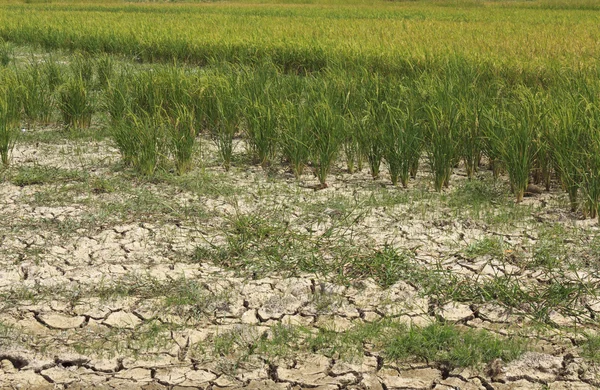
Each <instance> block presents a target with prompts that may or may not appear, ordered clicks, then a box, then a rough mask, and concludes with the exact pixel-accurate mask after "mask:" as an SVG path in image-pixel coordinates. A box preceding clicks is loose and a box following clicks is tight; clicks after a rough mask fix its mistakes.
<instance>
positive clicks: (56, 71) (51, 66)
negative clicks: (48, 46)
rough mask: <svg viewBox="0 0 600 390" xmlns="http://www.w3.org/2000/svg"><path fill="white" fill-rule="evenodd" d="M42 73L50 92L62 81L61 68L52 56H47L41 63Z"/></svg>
mask: <svg viewBox="0 0 600 390" xmlns="http://www.w3.org/2000/svg"><path fill="white" fill-rule="evenodd" d="M42 73H43V74H44V79H45V82H46V85H47V86H48V89H49V90H50V93H52V94H54V92H55V91H56V89H57V88H58V86H60V85H61V84H62V83H63V69H61V66H60V65H59V64H58V62H57V61H56V60H55V59H54V58H53V57H52V56H49V57H48V58H46V60H45V61H44V63H43V64H42Z"/></svg>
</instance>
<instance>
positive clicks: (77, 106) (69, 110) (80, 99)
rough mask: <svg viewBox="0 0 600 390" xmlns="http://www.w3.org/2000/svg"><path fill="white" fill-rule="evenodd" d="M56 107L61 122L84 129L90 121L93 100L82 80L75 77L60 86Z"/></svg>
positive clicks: (74, 127)
mask: <svg viewBox="0 0 600 390" xmlns="http://www.w3.org/2000/svg"><path fill="white" fill-rule="evenodd" d="M59 94H60V99H59V102H58V108H59V110H60V112H61V114H62V119H63V124H64V125H65V126H66V127H67V128H70V129H86V128H88V127H90V124H91V122H92V114H93V113H94V101H93V98H92V96H91V93H90V91H89V90H88V87H87V86H86V84H85V82H84V80H83V79H82V78H80V77H75V78H73V79H71V80H69V81H67V82H66V83H65V84H64V85H63V86H62V87H61V88H60V92H59Z"/></svg>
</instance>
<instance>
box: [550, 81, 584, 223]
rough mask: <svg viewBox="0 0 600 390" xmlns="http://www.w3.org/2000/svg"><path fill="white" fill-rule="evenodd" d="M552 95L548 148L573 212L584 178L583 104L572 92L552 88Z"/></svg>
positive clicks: (577, 202) (576, 206) (575, 209)
mask: <svg viewBox="0 0 600 390" xmlns="http://www.w3.org/2000/svg"><path fill="white" fill-rule="evenodd" d="M555 96H557V98H555V99H553V101H552V103H553V105H552V108H551V112H552V115H551V124H552V129H551V131H550V132H549V146H550V148H549V149H550V151H551V157H552V161H553V163H554V166H555V168H556V171H557V173H558V176H559V178H560V181H561V183H562V186H563V187H564V189H565V190H566V192H567V194H568V195H569V202H570V205H571V211H573V212H574V211H577V209H578V208H579V201H578V191H579V187H580V186H581V185H582V182H583V175H582V174H583V172H582V164H581V163H582V160H581V156H580V153H581V151H582V150H583V149H584V147H585V145H584V139H585V133H586V123H585V120H584V117H583V116H584V114H585V104H584V102H583V101H582V100H581V99H580V98H579V97H578V96H576V95H575V94H572V93H563V94H561V95H558V92H555ZM558 96H560V98H559V97H558Z"/></svg>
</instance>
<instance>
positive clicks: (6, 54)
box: [0, 38, 15, 66]
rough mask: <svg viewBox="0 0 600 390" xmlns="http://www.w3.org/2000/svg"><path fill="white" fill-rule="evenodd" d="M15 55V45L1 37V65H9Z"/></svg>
mask: <svg viewBox="0 0 600 390" xmlns="http://www.w3.org/2000/svg"><path fill="white" fill-rule="evenodd" d="M14 55H15V52H14V48H13V45H12V44H11V43H10V42H5V41H4V40H3V39H1V38H0V66H7V65H8V64H9V63H10V62H11V61H12V59H13V57H14Z"/></svg>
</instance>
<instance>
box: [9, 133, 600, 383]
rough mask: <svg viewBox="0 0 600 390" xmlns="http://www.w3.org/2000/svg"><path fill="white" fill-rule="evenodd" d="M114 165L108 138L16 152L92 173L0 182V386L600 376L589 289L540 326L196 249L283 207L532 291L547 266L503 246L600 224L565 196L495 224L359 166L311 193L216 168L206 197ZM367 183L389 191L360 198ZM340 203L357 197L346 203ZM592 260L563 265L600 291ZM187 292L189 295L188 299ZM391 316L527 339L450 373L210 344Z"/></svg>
mask: <svg viewBox="0 0 600 390" xmlns="http://www.w3.org/2000/svg"><path fill="white" fill-rule="evenodd" d="M205 149H209V148H208V147H206V146H205ZM209 154H210V153H208V152H205V155H209ZM209 160H210V159H209ZM118 162H119V156H118V154H117V153H116V151H115V150H114V149H112V148H111V147H110V146H108V145H107V144H106V143H104V142H84V141H80V142H65V143H57V144H41V145H38V146H37V147H34V146H33V145H19V146H18V147H17V149H16V150H15V152H14V159H13V168H11V169H13V170H16V169H24V168H27V167H30V168H31V167H33V168H35V169H40V168H49V169H50V168H52V169H60V170H63V171H77V172H83V173H84V175H83V176H77V175H75V177H74V178H73V177H71V176H68V175H67V176H68V177H64V175H63V177H61V179H60V180H57V181H55V182H45V183H40V184H35V183H34V184H27V185H19V183H18V182H15V181H14V180H12V181H11V180H4V181H3V182H2V183H0V199H2V207H1V209H0V215H1V219H2V221H4V223H2V224H1V225H0V245H1V247H0V293H1V294H3V295H2V298H3V300H4V301H3V302H0V325H2V327H0V388H7V389H8V388H22V389H53V388H64V389H78V388H82V389H83V388H90V387H94V388H105V389H111V388H114V389H139V388H143V389H164V388H169V389H176V388H177V389H183V388H197V389H238V388H246V389H304V388H312V389H487V390H489V389H498V390H501V389H502V390H503V389H553V390H558V389H565V390H567V389H573V390H575V389H592V388H597V387H598V386H600V366H598V365H597V364H596V363H594V362H593V361H590V360H588V359H586V358H584V357H582V355H581V353H580V352H581V351H580V348H578V345H579V344H580V341H581V340H582V332H581V329H585V330H586V331H588V332H591V333H594V332H596V329H597V325H598V323H597V318H598V315H600V300H597V299H596V298H595V294H594V293H590V294H582V295H580V296H578V297H577V300H574V301H572V302H571V304H570V306H569V307H568V308H566V309H569V310H566V309H565V310H559V309H558V308H557V310H554V309H553V307H549V308H547V309H548V310H547V313H548V316H547V321H546V323H547V324H548V325H547V326H535V324H536V322H535V321H534V320H533V319H532V318H531V317H530V316H528V315H527V313H528V312H527V310H525V309H523V310H518V308H517V309H515V308H510V307H506V306H505V305H501V304H498V303H495V302H469V301H468V300H457V301H452V300H444V301H440V300H439V299H436V298H434V297H431V296H427V295H425V294H423V293H422V291H420V288H419V286H418V285H416V284H415V283H413V281H411V280H397V281H394V282H393V283H392V284H391V285H389V286H382V285H381V284H378V283H376V282H375V281H374V280H373V279H371V278H365V279H362V280H360V281H358V282H356V281H354V282H352V283H341V282H340V281H338V280H331V279H330V278H327V275H321V274H319V273H308V272H292V273H291V274H288V273H285V272H273V273H270V274H266V275H265V274H263V273H260V272H259V273H256V272H252V271H249V272H238V270H235V269H232V268H231V267H225V266H224V265H222V264H221V265H219V264H215V263H214V262H212V261H211V259H210V258H203V257H202V255H200V256H199V257H198V255H194V253H195V251H196V249H197V248H199V247H200V248H209V249H210V248H212V247H219V246H221V245H223V244H224V243H226V242H227V239H228V235H227V234H225V233H224V226H226V225H227V224H228V223H229V222H230V220H231V218H232V216H235V215H239V214H242V215H249V216H252V215H255V214H261V213H266V214H267V215H268V211H269V210H277V212H278V213H283V214H285V220H286V223H287V224H288V225H289V229H290V231H292V232H297V233H302V234H307V235H308V237H321V236H324V235H328V234H338V235H339V237H342V238H344V239H351V240H352V242H355V243H357V245H362V246H369V247H382V246H384V245H389V246H393V247H395V248H401V249H403V250H409V251H411V253H414V256H415V262H416V263H415V264H418V265H421V266H423V267H425V268H427V267H430V268H431V267H438V268H440V269H443V270H444V272H447V273H448V274H453V275H458V276H460V277H464V278H466V280H475V281H484V280H486V279H493V278H496V277H499V276H503V277H518V278H520V280H522V281H523V283H524V285H528V284H530V285H538V284H543V283H547V282H548V276H547V274H545V273H543V272H541V271H540V270H539V269H536V268H535V267H527V266H526V265H524V264H523V262H522V261H520V260H519V259H522V257H523V256H524V257H525V258H527V256H528V255H529V254H528V253H527V250H526V249H523V250H522V251H521V252H519V253H518V254H519V256H521V257H518V258H516V257H515V258H513V257H511V256H512V254H511V253H508V252H512V251H517V252H518V251H519V248H528V246H527V245H529V244H531V243H536V242H537V241H538V240H541V238H540V235H539V232H538V231H537V230H536V229H535V228H532V223H535V221H542V222H546V223H552V224H558V225H560V226H563V227H564V228H565V229H567V230H568V231H573V230H574V231H577V232H581V234H579V235H578V237H579V238H580V239H581V240H580V241H572V242H571V241H570V239H569V240H566V241H567V244H568V245H571V247H570V248H571V249H573V251H574V252H577V251H578V250H579V249H580V248H583V247H585V246H586V245H590V242H591V240H593V239H594V237H595V236H596V235H597V233H598V227H597V222H596V221H589V220H587V221H586V220H579V219H578V218H577V217H576V216H573V215H570V214H569V213H566V212H563V211H562V210H563V208H564V198H563V197H562V196H561V195H560V194H556V193H543V194H537V195H535V196H534V197H532V198H528V199H526V201H525V202H524V204H523V205H518V206H514V207H513V208H511V209H510V210H511V211H510V213H517V215H516V217H514V216H513V217H514V218H513V219H511V220H510V221H508V222H506V223H496V222H494V221H496V219H497V218H501V217H502V216H501V215H500V216H499V214H501V213H502V211H494V210H491V211H490V210H487V211H479V212H477V213H476V214H473V213H471V212H458V211H456V210H460V209H461V208H465V207H468V205H460V204H459V205H457V206H456V209H452V208H448V207H441V206H440V207H439V209H437V208H436V206H435V204H436V202H437V200H438V198H436V196H437V195H431V196H433V197H429V196H430V195H428V194H430V192H429V190H420V189H419V188H421V187H422V188H427V180H428V177H427V176H426V175H424V176H423V177H419V178H418V180H417V184H415V183H412V184H411V185H412V186H413V187H412V188H409V189H408V190H402V189H398V188H393V187H391V186H389V185H387V183H385V180H384V179H381V180H380V181H377V182H373V180H370V179H368V173H367V172H363V173H360V174H355V175H352V176H350V175H348V174H346V173H344V172H343V171H342V170H341V168H340V169H338V170H337V171H336V173H335V175H334V176H332V179H331V185H330V187H329V188H328V189H326V190H323V191H317V192H315V191H313V190H312V189H311V188H309V187H310V186H309V184H311V183H313V182H312V181H311V178H310V177H308V176H307V177H305V178H303V180H304V182H303V183H304V184H306V185H302V183H301V185H298V183H296V182H295V181H294V180H293V179H291V178H290V177H289V175H288V174H286V173H285V172H283V171H281V172H276V173H273V174H270V175H267V174H265V173H264V172H263V171H262V170H261V169H259V168H255V167H247V166H245V167H243V166H242V165H243V164H238V166H237V167H234V168H233V169H232V171H231V172H228V173H225V172H223V171H222V170H221V168H219V167H218V165H217V164H216V163H215V164H211V163H207V164H206V166H205V168H204V169H205V171H206V172H208V173H209V174H214V176H210V178H211V180H218V181H219V182H220V183H219V185H222V186H224V187H223V188H225V190H223V191H219V189H216V190H215V191H199V192H198V191H194V190H193V189H190V188H189V186H188V187H177V188H176V186H173V185H170V184H168V183H167V184H165V183H161V182H158V183H155V182H144V181H140V180H136V179H134V178H133V177H132V176H123V173H122V171H119V170H118V169H115V166H118ZM211 172H212V173H211ZM121 176H122V178H121V179H120V180H122V181H124V182H126V183H127V182H129V184H128V186H127V187H126V188H125V189H123V188H121V187H120V186H119V185H115V186H114V188H109V189H108V190H107V189H106V188H105V186H103V185H98V181H99V180H100V181H102V180H104V181H106V180H111V178H113V177H117V178H118V177H121ZM453 181H454V182H453V187H454V188H458V187H460V183H461V182H464V178H461V177H460V176H459V175H455V177H453ZM15 183H16V184H15ZM420 185H422V186H421V187H419V186H420ZM450 191H454V189H450ZM456 191H458V190H456ZM372 193H376V194H378V195H377V196H379V198H377V199H379V200H381V199H384V200H381V201H379V202H378V201H374V202H368V201H367V200H368V199H370V198H371V197H372ZM397 193H409V194H410V193H414V194H417V195H415V196H413V197H409V198H407V199H404V198H403V199H404V200H402V201H401V200H399V199H396V198H393V196H396V195H394V194H397ZM390 194H392V195H390ZM424 194H425V195H424ZM448 196H451V195H448ZM388 197H389V199H388ZM386 199H387V200H386ZM344 202H349V204H353V205H359V206H360V207H358V206H356V207H354V206H352V207H350V208H345V207H344V206H343V204H345V203H344ZM146 208H147V209H146ZM519 213H521V214H519ZM511 215H512V214H511ZM348 221H350V222H348ZM532 221H533V222H532ZM332 232H333V233H332ZM349 237H350V238H349ZM484 237H492V238H494V237H495V238H501V239H502V240H503V242H505V243H507V244H508V245H509V248H511V249H509V250H508V249H507V250H505V252H506V253H508V254H506V253H505V254H506V256H504V257H503V258H502V259H498V258H496V257H494V256H490V255H487V254H484V255H475V256H466V255H464V251H462V250H461V249H460V248H464V247H468V246H469V245H472V244H474V243H477V242H478V240H481V239H482V238H484ZM200 253H204V252H200ZM511 259H512V260H514V261H511ZM258 260H260V259H257V261H258ZM592 260H593V259H592ZM592 263H593V262H592ZM594 267H595V265H594V264H591V265H589V266H582V267H580V268H578V269H565V270H564V272H562V273H561V275H563V276H564V277H565V278H571V279H572V280H578V281H585V282H586V283H587V285H591V286H597V283H598V273H597V272H596V268H594ZM250 269H251V267H250ZM190 289H193V295H192V297H193V299H184V298H185V297H184V298H182V296H184V295H186V294H188V295H189V294H190ZM324 298H325V299H324ZM548 305H551V303H548ZM382 319H393V320H394V321H398V322H401V323H404V324H406V325H407V326H409V327H410V326H416V327H424V326H427V325H428V324H431V323H433V322H435V321H445V322H448V323H451V324H456V325H457V326H459V327H464V328H475V329H487V330H488V331H490V332H492V333H493V334H497V335H502V336H507V337H510V336H514V335H518V336H519V337H524V338H526V339H529V340H531V341H532V343H531V346H530V348H529V350H528V351H527V352H525V353H524V354H522V355H521V356H520V357H519V358H517V359H516V360H513V361H510V362H502V361H498V360H497V361H494V362H492V363H490V364H488V365H486V366H483V367H475V368H452V369H448V368H447V367H444V366H441V365H439V364H436V363H435V362H429V363H428V362H423V361H411V360H410V359H409V360H407V361H395V360H391V359H388V358H387V357H386V356H385V354H383V353H382V351H381V348H379V347H378V346H371V345H365V346H364V351H363V352H362V353H361V354H359V355H358V356H354V357H353V358H352V359H344V358H342V357H340V356H338V355H336V354H335V353H334V354H329V355H328V354H322V353H319V352H311V351H295V352H294V351H292V353H288V354H286V355H285V356H276V357H275V358H266V357H265V356H264V355H261V354H260V353H256V354H251V355H249V356H245V357H244V358H243V359H242V358H240V357H239V356H237V355H236V352H235V349H228V348H220V349H219V348H217V347H215V345H216V343H219V342H220V343H222V342H224V340H228V337H227V336H228V335H232V336H235V343H237V344H239V345H253V343H256V342H257V340H265V339H266V340H269V339H270V338H273V337H274V334H275V333H274V329H275V328H277V327H278V326H282V325H283V326H298V327H302V328H303V329H309V330H310V329H312V330H318V329H324V330H332V331H336V332H344V331H347V330H350V329H352V328H353V327H355V326H358V325H361V324H365V323H372V322H376V321H381V320H382Z"/></svg>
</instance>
